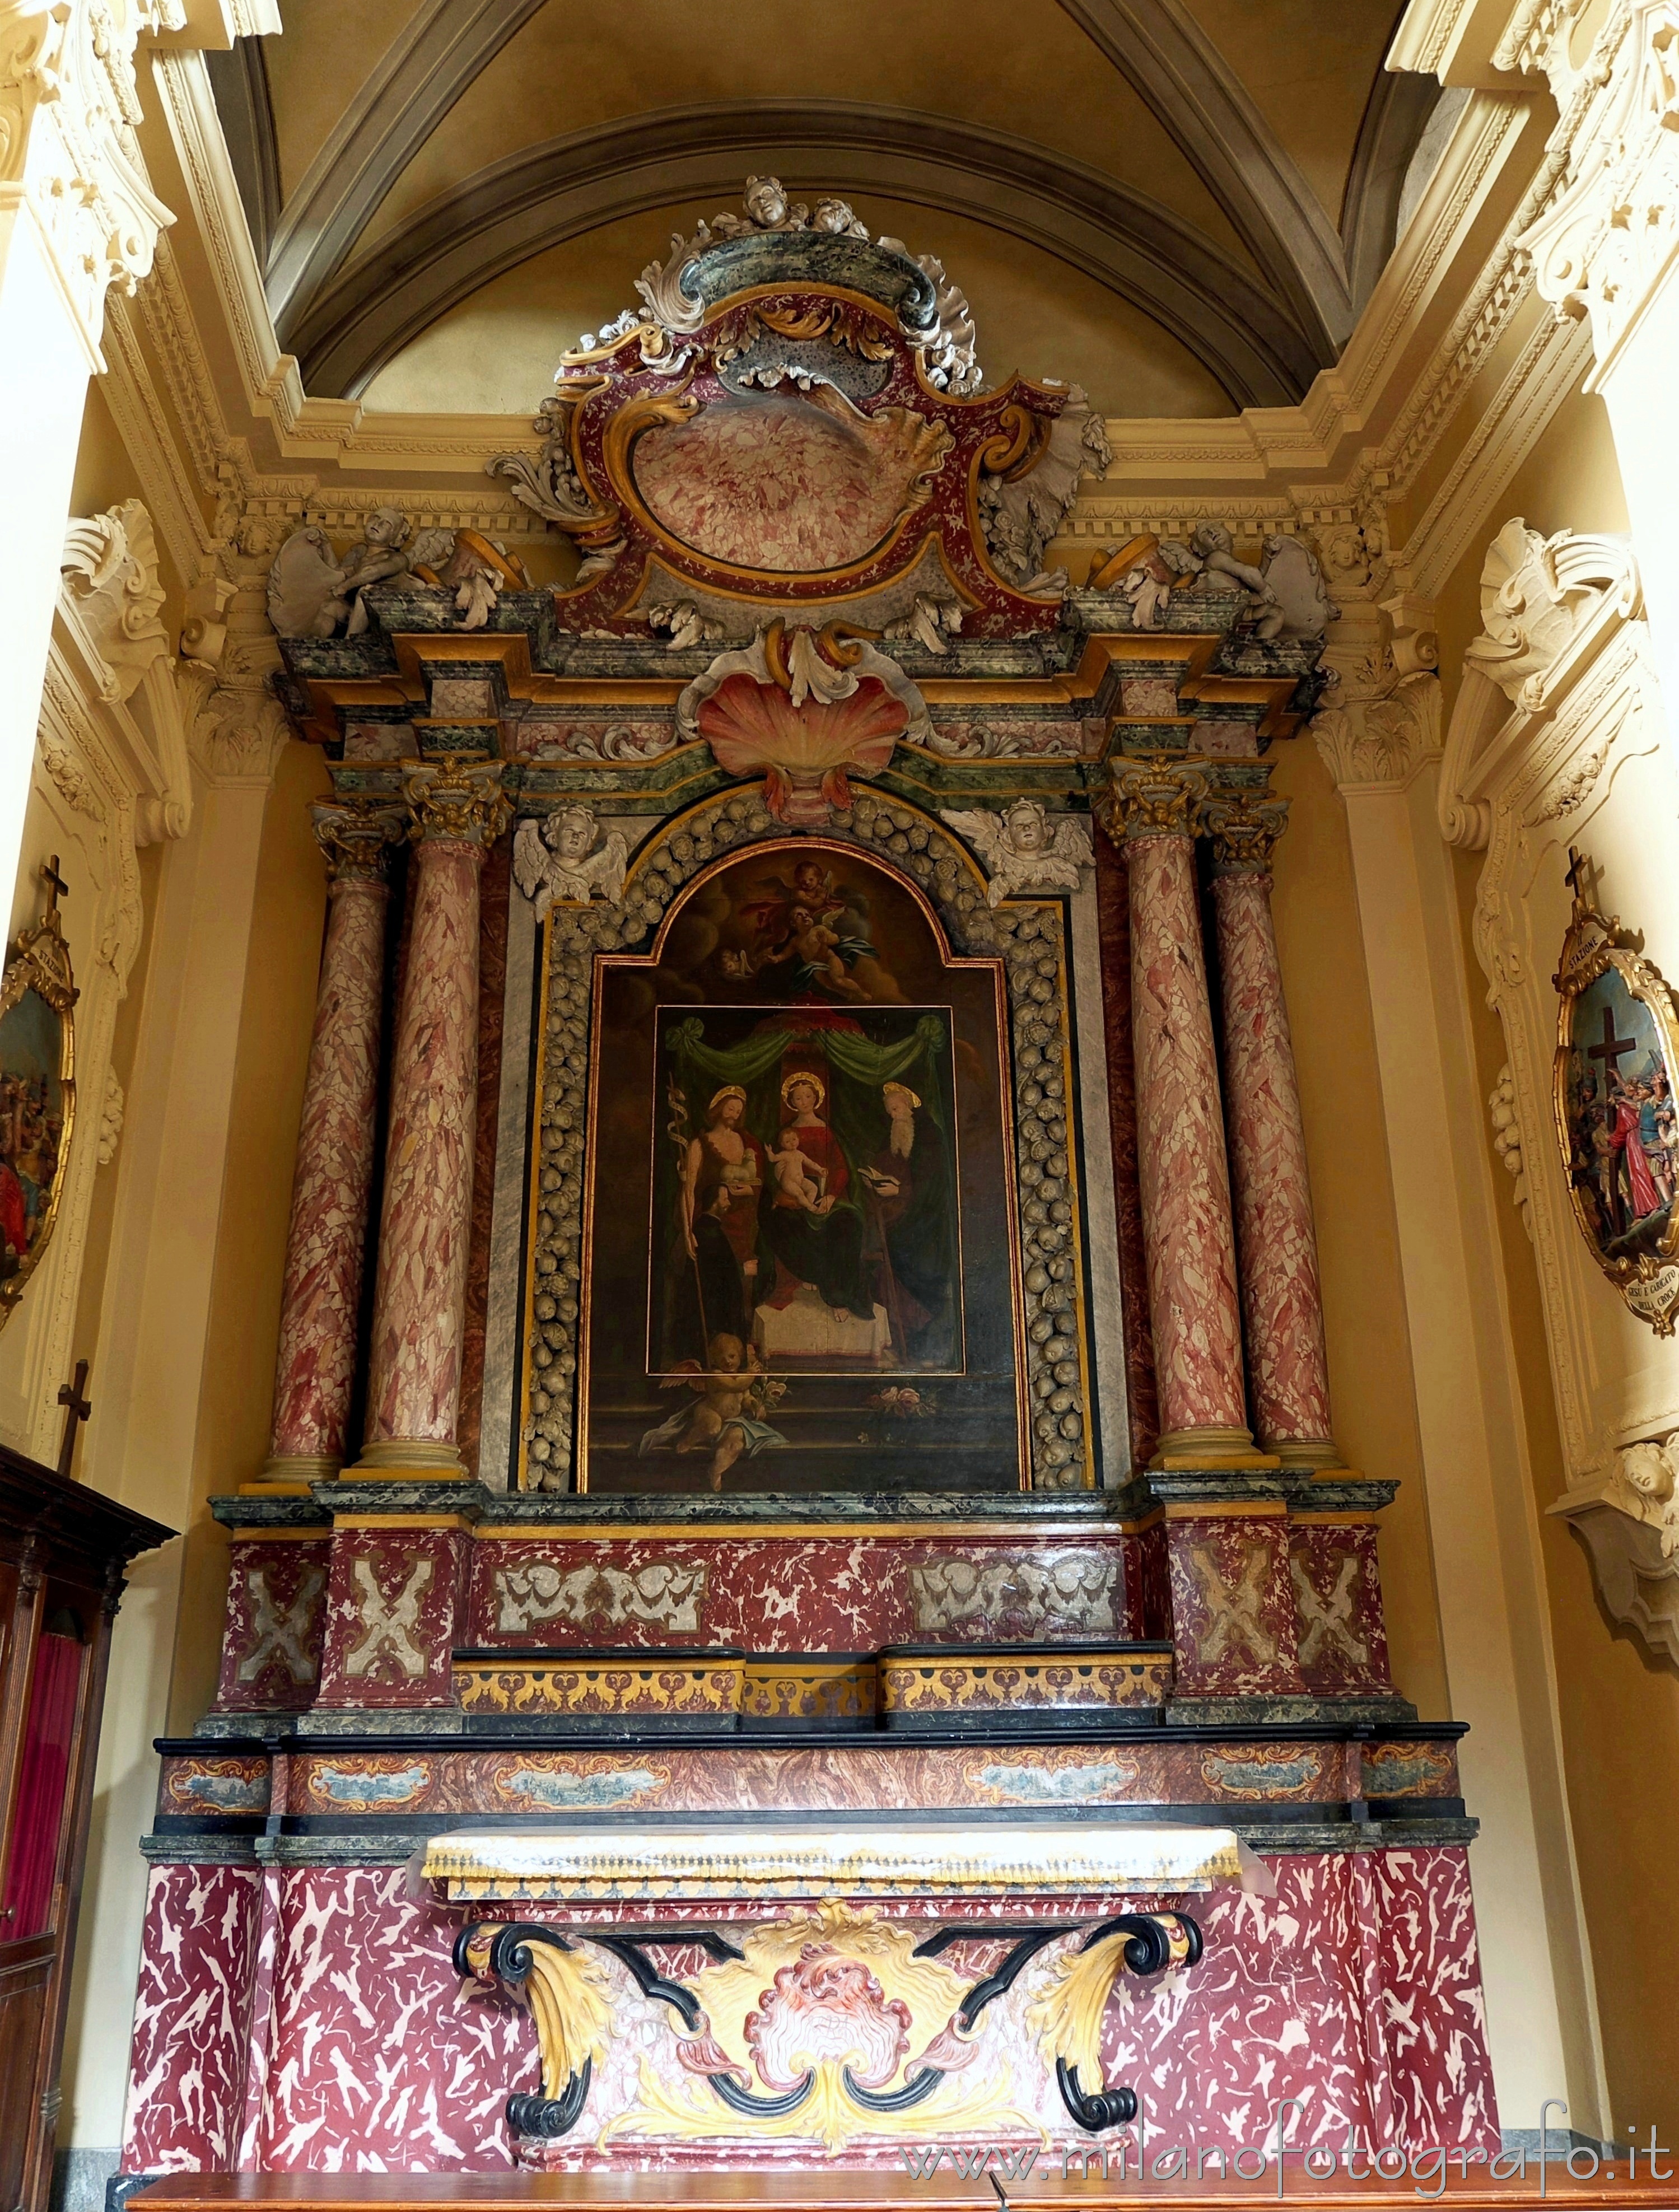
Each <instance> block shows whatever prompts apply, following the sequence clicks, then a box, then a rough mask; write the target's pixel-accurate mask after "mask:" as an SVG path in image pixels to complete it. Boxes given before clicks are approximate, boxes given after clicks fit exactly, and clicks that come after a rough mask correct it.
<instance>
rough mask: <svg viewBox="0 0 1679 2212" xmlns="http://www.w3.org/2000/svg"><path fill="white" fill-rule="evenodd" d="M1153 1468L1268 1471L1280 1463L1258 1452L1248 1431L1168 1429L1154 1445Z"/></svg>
mask: <svg viewBox="0 0 1679 2212" xmlns="http://www.w3.org/2000/svg"><path fill="white" fill-rule="evenodd" d="M1149 1464H1150V1465H1151V1466H1152V1467H1158V1468H1161V1469H1163V1470H1164V1469H1167V1468H1171V1469H1174V1470H1175V1469H1184V1470H1189V1471H1193V1470H1194V1469H1195V1468H1208V1469H1224V1468H1256V1469H1269V1468H1275V1467H1279V1466H1281V1461H1280V1460H1278V1459H1277V1458H1275V1457H1274V1455H1272V1454H1271V1453H1269V1452H1263V1451H1259V1450H1257V1449H1256V1448H1255V1445H1254V1440H1253V1438H1252V1437H1251V1436H1250V1434H1249V1432H1248V1431H1247V1430H1246V1429H1224V1428H1195V1429H1168V1430H1167V1431H1165V1434H1164V1435H1163V1436H1162V1437H1159V1439H1158V1441H1157V1442H1156V1443H1155V1446H1154V1456H1153V1459H1152V1460H1151V1461H1150V1462H1149Z"/></svg>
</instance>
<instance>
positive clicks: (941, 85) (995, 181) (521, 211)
mask: <svg viewBox="0 0 1679 2212" xmlns="http://www.w3.org/2000/svg"><path fill="white" fill-rule="evenodd" d="M283 13H284V18H285V24H286V28H285V32H284V34H283V36H281V37H278V38H266V39H260V40H256V39H252V40H241V41H240V43H239V45H238V46H236V47H235V48H234V52H232V53H230V54H228V55H224V56H216V57H214V58H213V64H214V75H215V83H216V99H217V103H218V106H219V107H220V110H221V113H222V122H223V126H224V129H225V131H226V133H227V137H228V144H229V147H230V149H231V151H232V153H233V155H234V166H235V169H236V171H237V172H238V174H239V176H240V187H241V191H242V192H243V194H244V197H245V201H246V211H247V214H248V216H249V217H250V222H251V228H252V235H253V237H254V239H255V240H256V244H257V249H258V253H259V258H260V259H261V260H262V262H263V264H264V266H265V270H266V274H267V283H268V289H269V296H270V300H271V304H272V307H273V310H274V316H275V321H276V325H277V330H278V331H279V335H280V338H281V342H282V343H283V345H284V346H285V347H286V348H287V349H289V350H290V351H292V352H295V354H296V355H297V356H298V357H299V359H300V362H301V365H302V371H303V377H304V382H305V386H306V388H307V390H309V391H310V392H317V393H320V394H332V395H342V396H346V397H361V398H365V399H366V400H367V401H368V404H370V405H373V406H382V407H395V408H407V409H422V410H449V409H460V410H471V411H499V410H525V409H526V408H529V407H532V406H534V404H536V401H537V400H538V398H540V397H541V395H542V392H543V391H544V389H545V388H546V387H547V385H548V382H549V380H550V378H551V374H552V371H553V366H554V362H555V360H556V358H557V356H558V354H559V352H560V351H561V349H563V347H564V346H566V345H568V344H570V343H573V342H574V341H575V338H576V337H577V336H578V334H579V333H580V332H581V331H584V330H592V329H593V328H595V327H597V326H598V325H599V324H600V323H601V322H603V321H605V319H607V318H608V317H609V316H611V314H613V313H616V312H617V310H618V309H619V308H621V307H624V306H625V305H626V304H628V303H629V302H630V300H631V298H632V297H633V294H632V290H631V286H632V281H633V278H634V277H635V276H636V274H637V273H639V271H640V270H641V269H642V266H643V265H644V264H646V263H647V262H648V261H649V260H651V259H654V258H663V255H664V253H665V252H666V251H667V250H668V240H669V239H670V238H671V236H672V234H675V233H682V234H688V233H690V232H691V231H692V230H693V228H694V227H695V224H696V222H697V220H698V219H699V218H700V217H702V216H710V215H713V214H715V212H716V211H717V210H718V209H720V208H732V207H734V206H736V205H737V204H738V203H739V191H740V186H741V183H742V180H743V179H744V178H745V176H746V175H747V174H748V173H776V174H777V175H779V176H780V177H782V179H783V180H784V181H785V182H786V183H787V184H788V185H789V187H791V188H793V189H794V191H797V192H800V193H802V194H803V195H804V196H806V197H810V196H811V195H812V193H813V192H819V191H833V192H837V193H839V194H841V195H843V197H846V198H847V199H849V200H850V201H851V202H852V203H853V204H854V205H855V208H856V210H857V212H858V214H859V215H860V216H861V217H862V219H863V221H864V222H866V223H867V225H868V226H869V228H870V229H871V231H872V232H873V233H875V234H880V233H882V232H885V233H888V234H896V235H897V236H899V237H902V238H903V239H904V240H906V241H907V242H908V243H909V246H910V247H911V250H912V251H914V252H935V253H937V254H939V255H940V258H942V259H943V260H944V261H945V263H946V266H947V267H948V268H949V270H950V271H951V274H952V276H953V277H954V278H955V279H956V281H957V282H958V283H959V284H961V285H962V287H963V289H964V290H965V291H966V293H967V294H968V296H969V298H970V301H971V302H972V304H973V307H974V309H975V313H976V320H977V323H978V327H979V334H980V346H981V359H982V362H983V363H984V364H985V366H986V368H987V369H988V371H989V374H992V375H993V376H994V377H995V376H1000V375H1003V374H1007V373H1008V371H1010V370H1011V369H1013V368H1022V369H1025V370H1026V371H1027V372H1028V373H1031V374H1054V375H1060V376H1064V377H1070V378H1075V379H1077V380H1080V381H1081V382H1083V383H1084V384H1086V386H1088V387H1089V389H1090V390H1091V392H1092V398H1094V399H1095V400H1096V402H1097V404H1098V406H1100V407H1101V408H1102V409H1103V410H1104V411H1105V412H1107V413H1109V414H1110V415H1132V416H1147V415H1173V416H1186V415H1189V416H1194V415H1219V414H1227V413H1229V412H1231V411H1232V410H1234V409H1235V408H1238V407H1242V406H1269V405H1278V404H1286V403H1287V402H1288V401H1290V400H1293V399H1297V398H1299V397H1300V396H1301V395H1302V394H1303V393H1304V392H1305V389H1306V387H1307V386H1308V385H1309V384H1310V383H1311V379H1312V377H1313V376H1314V375H1315V374H1317V371H1318V370H1319V369H1320V368H1325V367H1328V366H1329V365H1330V364H1331V363H1332V362H1334V361H1335V358H1336V356H1337V355H1338V352H1339V350H1340V348H1341V345H1342V344H1343V343H1344V342H1345V340H1346V337H1347V333H1348V331H1350V329H1351V328H1352V325H1353V322H1354V318H1355V317H1356V314H1357V313H1358V310H1359V307H1360V305H1361V304H1362V302H1363V300H1364V298H1365V297H1366V295H1367V294H1368V292H1369V290H1370V288H1371V286H1372V284H1373V283H1374V282H1375V280H1376V277H1377V276H1378V274H1379V272H1380V270H1381V267H1382V265H1383V264H1384V261H1385V260H1386V258H1387V257H1388V255H1389V253H1390V251H1391V249H1392V246H1393V240H1394V235H1395V228H1396V219H1397V215H1398V211H1399V207H1400V202H1401V195H1402V190H1403V187H1404V181H1405V179H1406V175H1407V173H1408V170H1410V169H1411V168H1412V167H1413V164H1414V161H1418V160H1419V156H1418V147H1419V143H1420V141H1422V139H1423V137H1424V132H1425V128H1426V125H1427V122H1428V118H1429V116H1430V113H1431V112H1432V111H1433V106H1434V103H1435V100H1437V98H1438V96H1439V88H1438V86H1437V85H1436V84H1435V83H1434V81H1433V79H1432V78H1419V77H1413V76H1399V75H1394V74H1391V73H1390V72H1387V71H1385V70H1384V69H1383V67H1382V62H1383V57H1384V53H1385V52H1386V49H1387V46H1388V45H1389V43H1390V37H1391V34H1392V31H1393V27H1394V23H1395V19H1396V0H1340V4H1339V5H1337V6H1336V7H1335V8H1333V9H1329V8H1325V7H1324V6H1323V4H1322V0H852V4H849V5H847V6H843V7H838V8H836V7H832V6H829V7H825V8H824V7H817V6H814V5H811V4H808V0H769V4H765V5H760V6H758V7H754V8H739V9H702V8H687V7H683V6H680V5H678V4H677V0H612V4H611V6H610V7H605V8H592V9H579V8H576V7H575V6H571V5H567V4H563V0H354V4H352V5H346V4H345V0H284V6H283Z"/></svg>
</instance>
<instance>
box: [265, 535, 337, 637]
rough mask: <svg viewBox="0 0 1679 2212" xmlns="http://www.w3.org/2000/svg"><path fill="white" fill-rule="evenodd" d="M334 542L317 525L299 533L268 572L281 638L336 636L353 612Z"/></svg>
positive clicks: (270, 609)
mask: <svg viewBox="0 0 1679 2212" xmlns="http://www.w3.org/2000/svg"><path fill="white" fill-rule="evenodd" d="M345 580H346V579H345V576H344V569H343V567H342V566H341V565H340V563H339V561H338V555H337V554H336V553H335V552H334V551H333V550H332V539H331V538H329V537H328V536H327V535H326V532H325V531H324V530H323V529H322V528H321V527H320V525H319V523H316V522H308V523H305V524H304V525H303V526H302V527H301V529H297V530H294V531H293V532H292V533H291V535H290V537H289V538H287V540H286V542H285V544H283V545H282V546H281V548H280V550H279V551H278V552H277V554H276V555H275V556H274V562H273V566H272V567H271V568H270V569H269V572H268V619H269V620H270V622H271V623H273V625H274V635H276V636H277V637H332V636H335V635H337V633H338V624H339V623H341V622H343V621H344V619H345V617H347V616H348V614H349V612H350V601H349V600H348V599H346V598H345V596H344V584H345Z"/></svg>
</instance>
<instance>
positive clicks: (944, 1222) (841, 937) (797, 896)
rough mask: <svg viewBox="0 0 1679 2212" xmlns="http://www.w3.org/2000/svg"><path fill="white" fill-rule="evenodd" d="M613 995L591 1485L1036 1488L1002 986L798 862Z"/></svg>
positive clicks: (749, 859)
mask: <svg viewBox="0 0 1679 2212" xmlns="http://www.w3.org/2000/svg"><path fill="white" fill-rule="evenodd" d="M596 1003H597V1013H596V1030H595V1037H596V1052H595V1056H594V1068H595V1073H594V1089H593V1104H592V1110H591V1141H590V1145H589V1157H590V1158H591V1160H592V1162H593V1169H592V1188H591V1197H590V1211H589V1217H588V1219H589V1229H588V1243H587V1266H586V1276H587V1280H586V1285H585V1288H586V1299H587V1308H586V1316H585V1326H584V1368H583V1375H582V1378H581V1381H582V1402H583V1407H584V1408H585V1417H584V1425H583V1437H582V1450H581V1454H580V1480H581V1483H582V1486H584V1487H586V1488H587V1489H589V1490H591V1491H596V1492H601V1491H614V1492H657V1491H701V1492H704V1491H731V1492H733V1491H783V1492H859V1491H864V1492H879V1491H883V1490H884V1491H892V1490H934V1491H950V1490H972V1489H977V1490H996V1489H1010V1490H1012V1489H1017V1488H1019V1486H1020V1483H1021V1460H1022V1452H1021V1432H1020V1424H1019V1413H1018V1407H1019V1395H1020V1392H1019V1294H1018V1289H1017V1283H1016V1275H1017V1269H1016V1267H1015V1264H1014V1261H1013V1254H1014V1252H1015V1249H1016V1243H1015V1230H1014V1222H1013V1195H1012V1194H1013V1175H1012V1173H1011V1172H1010V1168H1009V1158H1010V1135H1009V1123H1008V1111H1007V1089H1006V1084H1005V1079H1004V1059H1003V1045H1004V1040H1005V1035H1006V1030H1005V1026H1004V1020H1003V1014H1002V1000H1001V978H1000V975H999V972H998V970H997V969H996V967H995V963H991V962H989V961H981V960H976V961H964V960H958V959H953V958H952V957H950V956H949V954H948V952H947V951H946V946H945V944H944V942H943V939H942V937H941V934H940V930H939V927H938V925H937V923H936V921H935V920H934V917H933V915H932V914H931V913H930V911H929V910H928V908H926V907H924V906H923V904H922V902H921V900H920V899H919V898H918V896H916V892H915V890H913V889H912V887H911V886H910V885H909V884H907V883H905V882H904V881H903V879H902V878H899V877H898V876H897V875H896V874H895V873H894V872H891V871H890V870H889V869H886V868H885V867H882V866H879V865H877V864H876V863H874V862H873V861H872V860H865V859H863V858H861V856H859V855H857V854H855V853H854V852H852V851H851V850H850V849H849V848H846V847H843V846H837V845H827V844H823V843H821V842H818V841H817V840H814V839H810V838H801V839H799V840H797V841H792V842H788V843H787V844H784V845H783V844H776V845H774V846H770V847H759V848H757V849H755V850H754V851H753V852H752V853H751V854H748V855H744V856H742V857H740V858H739V859H738V860H731V861H729V862H727V863H726V864H725V865H723V866H721V867H720V868H717V869H715V870H714V871H713V872H711V873H709V875H706V876H704V877H702V878H700V879H699V880H698V881H697V883H696V884H694V885H693V886H692V887H691V888H690V890H688V892H687V893H686V894H685V895H684V898H683V899H682V900H681V901H679V902H678V904H677V905H676V906H675V907H674V908H672V913H671V915H669V917H668V918H667V921H666V926H665V927H664V929H663V931H662V933H661V935H660V939H659V941H658V942H657V944H656V945H655V947H654V951H652V952H651V953H650V954H648V955H647V956H645V957H632V956H623V955H615V956H611V957H608V958H605V959H603V960H601V961H600V962H599V970H598V975H597V1002H596Z"/></svg>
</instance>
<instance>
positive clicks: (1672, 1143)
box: [1553, 896, 1679, 1336]
mask: <svg viewBox="0 0 1679 2212" xmlns="http://www.w3.org/2000/svg"><path fill="white" fill-rule="evenodd" d="M1555 983H1556V988H1557V991H1558V993H1559V994H1560V1006H1559V1007H1558V1013H1557V1047H1556V1058H1555V1062H1554V1073H1553V1102H1554V1109H1555V1121H1556V1133H1557V1141H1558V1143H1559V1145H1560V1147H1561V1151H1562V1160H1563V1167H1564V1170H1565V1172H1566V1175H1567V1177H1568V1194H1569V1198H1570V1200H1571V1202H1572V1204H1573V1209H1574V1218H1575V1220H1576V1221H1577V1222H1578V1223H1579V1228H1580V1234H1581V1235H1582V1236H1583V1237H1585V1241H1586V1243H1587V1244H1588V1246H1589V1247H1590V1248H1591V1254H1592V1256H1593V1258H1594V1259H1595V1260H1596V1261H1597V1264H1598V1266H1599V1267H1601V1268H1602V1269H1603V1273H1605V1274H1606V1275H1607V1276H1608V1277H1609V1280H1610V1281H1611V1282H1612V1283H1613V1284H1614V1285H1615V1288H1616V1289H1617V1290H1618V1291H1620V1292H1621V1297H1623V1298H1625V1300H1626V1301H1627V1305H1628V1306H1629V1307H1630V1308H1631V1309H1632V1310H1633V1313H1635V1314H1636V1315H1637V1316H1638V1317H1639V1320H1640V1321H1642V1322H1648V1323H1649V1325H1650V1327H1651V1328H1653V1329H1654V1330H1655V1332H1656V1334H1658V1336H1671V1335H1672V1334H1673V1333H1674V1323H1675V1317H1676V1315H1679V1207H1676V1205H1675V1198H1676V1194H1679V1106H1676V1098H1679V1024H1676V1022H1675V1018H1674V1011H1673V1002H1672V998H1671V995H1670V993H1669V990H1668V987H1667V985H1666V983H1665V981H1664V980H1663V978H1662V975H1661V974H1660V972H1659V970H1658V969H1657V968H1656V967H1655V966H1654V965H1653V963H1652V962H1650V961H1648V960H1646V958H1645V957H1644V956H1643V955H1642V953H1640V952H1639V951H1636V950H1634V949H1633V945H1632V944H1631V943H1629V942H1628V941H1627V933H1625V932H1623V931H1622V929H1621V927H1620V924H1619V922H1618V921H1616V920H1613V919H1610V920H1606V919H1605V918H1604V916H1603V915H1601V914H1599V913H1598V912H1597V910H1596V908H1594V907H1592V906H1591V905H1590V904H1589V903H1588V902H1586V901H1585V900H1584V899H1582V898H1580V897H1579V896H1576V899H1575V903H1574V915H1573V921H1571V922H1570V925H1569V928H1568V934H1567V936H1566V938H1565V939H1564V940H1563V948H1562V957H1561V961H1560V964H1559V967H1558V969H1557V974H1556V977H1555Z"/></svg>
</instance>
